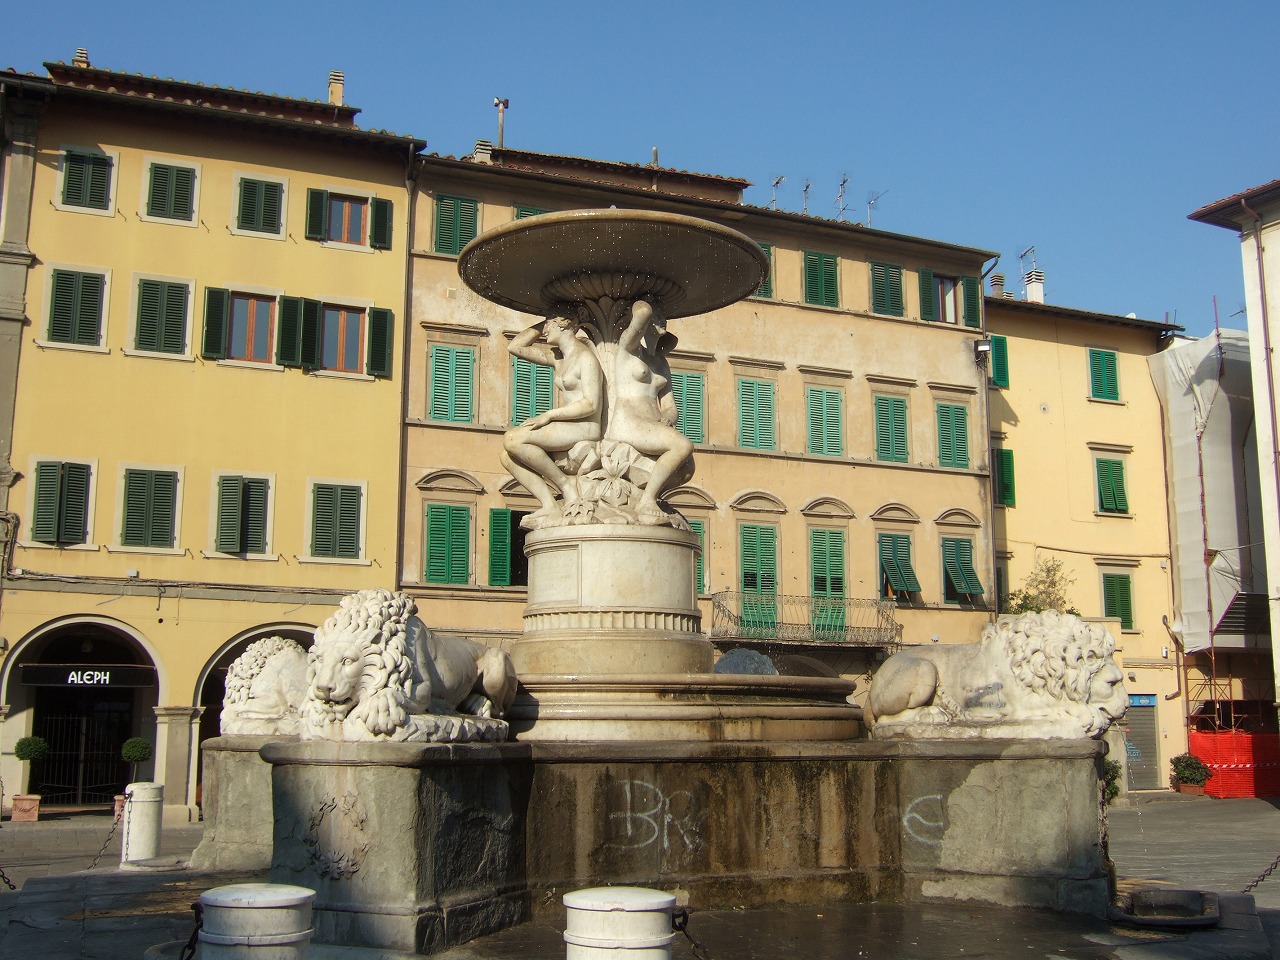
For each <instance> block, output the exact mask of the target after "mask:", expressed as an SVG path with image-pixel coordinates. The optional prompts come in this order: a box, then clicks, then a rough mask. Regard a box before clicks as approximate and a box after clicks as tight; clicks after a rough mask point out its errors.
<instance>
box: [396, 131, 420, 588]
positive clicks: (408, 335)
mask: <svg viewBox="0 0 1280 960" xmlns="http://www.w3.org/2000/svg"><path fill="white" fill-rule="evenodd" d="M417 167H418V163H417V155H416V154H415V152H414V148H413V147H412V146H410V147H409V157H408V159H407V160H406V162H405V179H404V186H405V191H406V192H407V193H408V195H409V219H408V222H407V224H406V226H405V238H404V243H405V262H404V314H403V316H404V320H403V321H401V326H402V327H403V329H404V347H403V348H402V350H401V351H400V453H399V460H400V464H399V468H400V469H399V474H400V479H399V482H398V483H397V489H396V497H397V498H398V499H399V503H397V504H396V543H395V580H396V583H395V589H396V590H399V589H400V585H401V583H403V582H404V530H405V515H406V514H407V513H408V511H407V510H406V508H405V500H404V496H405V492H406V491H405V482H406V477H407V476H408V471H409V389H410V386H409V360H410V357H411V356H412V353H413V329H412V326H411V324H412V322H413V245H414V243H415V241H416V240H417V237H416V231H415V226H414V225H415V223H416V221H417V207H418V203H417V201H418V170H417Z"/></svg>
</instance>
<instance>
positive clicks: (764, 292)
mask: <svg viewBox="0 0 1280 960" xmlns="http://www.w3.org/2000/svg"><path fill="white" fill-rule="evenodd" d="M756 244H757V245H759V247H760V249H761V250H763V251H764V258H765V260H767V261H768V264H767V265H766V266H765V269H764V279H763V280H761V281H760V286H758V287H756V292H755V296H757V297H772V296H773V244H771V243H762V242H761V241H759V240H757V241H756Z"/></svg>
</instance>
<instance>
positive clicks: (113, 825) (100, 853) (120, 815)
mask: <svg viewBox="0 0 1280 960" xmlns="http://www.w3.org/2000/svg"><path fill="white" fill-rule="evenodd" d="M123 819H124V810H123V809H121V811H120V812H119V813H117V814H116V816H115V819H114V820H112V821H111V829H110V830H108V831H107V839H105V840H103V841H102V849H101V850H99V851H98V855H97V856H96V857H94V858H93V863H91V864H89V869H90V870H92V869H93V868H94V867H96V866H97V865H98V862H99V861H100V860H102V856H103V854H105V853H106V852H107V847H109V846H110V845H111V838H112V837H114V836H115V835H116V827H118V826H120V821H121V820H123Z"/></svg>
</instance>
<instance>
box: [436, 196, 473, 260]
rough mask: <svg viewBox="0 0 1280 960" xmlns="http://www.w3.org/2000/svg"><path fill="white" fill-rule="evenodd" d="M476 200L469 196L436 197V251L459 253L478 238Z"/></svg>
mask: <svg viewBox="0 0 1280 960" xmlns="http://www.w3.org/2000/svg"><path fill="white" fill-rule="evenodd" d="M477 214H478V207H477V205H476V201H475V200H472V199H470V198H468V197H450V196H444V195H441V196H439V197H437V198H436V253H452V254H458V253H461V252H462V248H463V247H465V246H466V245H467V244H468V243H470V242H471V241H472V240H474V239H475V238H476V226H477V224H478V222H479V220H478V216H477Z"/></svg>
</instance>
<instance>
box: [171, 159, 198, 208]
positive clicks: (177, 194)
mask: <svg viewBox="0 0 1280 960" xmlns="http://www.w3.org/2000/svg"><path fill="white" fill-rule="evenodd" d="M195 199H196V172H195V171H194V170H193V169H191V168H190V167H174V168H173V194H172V200H171V202H170V205H169V214H168V215H169V216H170V217H172V218H173V219H174V220H190V219H191V218H192V217H194V216H195Z"/></svg>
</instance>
